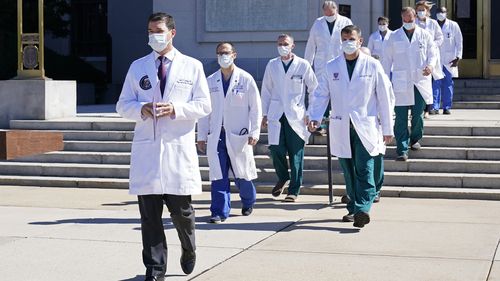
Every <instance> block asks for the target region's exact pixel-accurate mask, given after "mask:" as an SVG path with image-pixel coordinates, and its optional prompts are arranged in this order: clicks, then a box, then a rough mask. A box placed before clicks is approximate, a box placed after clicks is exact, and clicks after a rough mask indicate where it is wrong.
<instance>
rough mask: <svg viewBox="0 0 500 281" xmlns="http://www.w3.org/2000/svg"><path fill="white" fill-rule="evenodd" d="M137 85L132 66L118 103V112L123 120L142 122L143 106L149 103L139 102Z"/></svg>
mask: <svg viewBox="0 0 500 281" xmlns="http://www.w3.org/2000/svg"><path fill="white" fill-rule="evenodd" d="M137 83H138V82H137V81H134V75H133V70H132V66H130V68H129V70H128V72H127V76H126V77H125V82H124V83H123V88H122V92H121V93H120V98H119V99H118V102H117V103H116V112H118V114H120V116H121V117H123V118H126V119H131V120H134V121H141V120H142V114H141V110H142V106H143V105H144V104H146V103H147V102H139V100H138V89H137V87H136V86H137Z"/></svg>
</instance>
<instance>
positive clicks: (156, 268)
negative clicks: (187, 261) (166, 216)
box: [138, 194, 196, 276]
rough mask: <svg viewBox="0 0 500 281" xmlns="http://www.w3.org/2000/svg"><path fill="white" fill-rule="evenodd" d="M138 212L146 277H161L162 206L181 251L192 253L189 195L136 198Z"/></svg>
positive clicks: (163, 266)
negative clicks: (139, 214) (176, 235)
mask: <svg viewBox="0 0 500 281" xmlns="http://www.w3.org/2000/svg"><path fill="white" fill-rule="evenodd" d="M138 201H139V211H140V213H141V232H142V247H143V249H142V260H143V262H144V265H145V266H146V276H159V275H161V276H163V275H164V274H165V272H166V271H167V240H166V238H165V231H164V229H163V220H162V213H163V204H165V205H167V208H168V211H169V212H170V217H171V218H172V223H173V224H174V226H175V229H176V230H177V234H178V235H179V240H180V241H181V247H182V249H183V251H188V252H194V251H195V250H196V245H195V213H194V209H193V206H191V196H190V195H187V196H181V195H170V194H163V195H156V194H153V195H139V196H138Z"/></svg>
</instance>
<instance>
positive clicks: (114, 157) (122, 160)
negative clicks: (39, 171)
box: [15, 151, 130, 165]
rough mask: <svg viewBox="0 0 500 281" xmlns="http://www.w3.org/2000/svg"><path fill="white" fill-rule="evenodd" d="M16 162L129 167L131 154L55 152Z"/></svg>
mask: <svg viewBox="0 0 500 281" xmlns="http://www.w3.org/2000/svg"><path fill="white" fill-rule="evenodd" d="M15 162H33V163H81V164H119V165H129V164H130V152H101V151H95V152H94V151H54V152H49V153H45V154H40V155H34V156H28V157H22V158H18V159H15Z"/></svg>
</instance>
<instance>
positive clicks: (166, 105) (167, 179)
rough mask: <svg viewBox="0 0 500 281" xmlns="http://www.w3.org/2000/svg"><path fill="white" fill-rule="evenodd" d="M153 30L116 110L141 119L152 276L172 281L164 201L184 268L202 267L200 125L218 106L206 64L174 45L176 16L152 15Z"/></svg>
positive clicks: (143, 209) (138, 164)
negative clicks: (195, 203)
mask: <svg viewBox="0 0 500 281" xmlns="http://www.w3.org/2000/svg"><path fill="white" fill-rule="evenodd" d="M148 32H149V45H150V46H151V48H152V49H153V50H154V51H153V52H152V53H150V54H149V55H147V56H145V57H142V58H140V59H138V60H136V61H134V62H133V63H132V65H131V66H130V68H129V70H128V73H127V76H126V78H125V82H124V84H123V89H122V92H121V94H120V98H119V101H118V103H117V105H116V110H117V112H118V113H119V114H120V115H121V116H123V117H125V118H127V119H132V120H135V122H136V125H135V130H134V140H133V142H132V155H131V160H130V193H131V194H134V195H138V201H139V211H140V214H141V232H142V245H143V250H142V258H143V262H144V265H145V266H146V279H145V280H164V276H165V272H166V266H167V242H166V239H165V233H164V229H163V221H162V212H163V204H166V206H167V208H168V210H169V212H170V217H171V218H172V222H173V224H174V226H175V228H176V230H177V233H178V236H179V239H180V242H181V247H182V255H181V258H180V263H181V268H182V270H183V271H184V273H186V274H189V273H191V272H192V271H193V269H194V266H195V262H196V253H195V250H196V245H195V213H194V209H193V207H192V205H191V195H193V194H199V193H201V176H200V169H199V165H198V155H197V153H196V145H195V124H196V121H197V119H199V118H202V117H204V116H206V115H208V114H209V113H210V111H211V105H210V96H209V90H208V85H207V80H206V78H205V74H204V72H203V66H202V64H201V63H200V62H199V61H197V60H195V59H193V58H191V57H188V56H185V55H183V54H181V53H180V52H179V51H178V50H177V49H175V48H174V46H173V44H172V39H173V38H174V36H175V34H176V30H175V23H174V19H173V17H172V16H170V15H168V14H165V13H155V14H152V15H151V16H150V17H149V19H148Z"/></svg>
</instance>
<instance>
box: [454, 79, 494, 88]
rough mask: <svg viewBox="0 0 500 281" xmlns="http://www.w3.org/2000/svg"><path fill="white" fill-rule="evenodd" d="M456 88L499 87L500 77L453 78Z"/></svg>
mask: <svg viewBox="0 0 500 281" xmlns="http://www.w3.org/2000/svg"><path fill="white" fill-rule="evenodd" d="M454 82H455V87H456V88H500V79H455V80H454Z"/></svg>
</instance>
